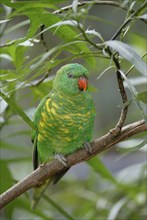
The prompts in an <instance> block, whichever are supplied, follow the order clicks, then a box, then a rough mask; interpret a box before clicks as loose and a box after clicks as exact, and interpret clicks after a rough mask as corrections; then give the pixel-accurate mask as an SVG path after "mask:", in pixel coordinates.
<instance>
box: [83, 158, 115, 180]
mask: <svg viewBox="0 0 147 220" xmlns="http://www.w3.org/2000/svg"><path fill="white" fill-rule="evenodd" d="M87 163H88V164H89V165H90V166H91V167H92V168H93V170H94V171H96V172H97V173H99V174H100V175H101V176H102V177H104V178H106V179H107V180H109V181H111V182H113V183H116V182H117V181H116V179H115V178H114V177H113V175H112V174H111V173H110V171H109V170H108V169H107V168H106V166H105V165H104V164H103V163H102V162H101V160H100V159H99V158H97V157H94V158H92V159H90V160H89V161H88V162H87Z"/></svg>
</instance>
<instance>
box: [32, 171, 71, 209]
mask: <svg viewBox="0 0 147 220" xmlns="http://www.w3.org/2000/svg"><path fill="white" fill-rule="evenodd" d="M68 170H69V168H67V169H65V170H63V171H62V172H60V173H57V174H56V175H55V176H53V177H52V178H50V179H48V180H47V181H46V182H45V183H44V184H43V185H41V186H38V187H35V188H33V192H32V201H31V208H32V209H35V208H36V206H37V205H38V203H39V201H40V199H41V197H42V196H43V194H44V192H45V190H46V189H47V187H48V186H49V184H50V183H53V185H54V184H56V183H57V182H58V181H59V180H60V179H61V178H62V177H63V176H64V174H65V173H66V172H67V171H68Z"/></svg>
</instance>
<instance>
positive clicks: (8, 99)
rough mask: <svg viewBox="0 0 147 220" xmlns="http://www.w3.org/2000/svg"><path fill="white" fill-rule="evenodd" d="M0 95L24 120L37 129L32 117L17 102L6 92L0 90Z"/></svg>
mask: <svg viewBox="0 0 147 220" xmlns="http://www.w3.org/2000/svg"><path fill="white" fill-rule="evenodd" d="M0 96H1V97H2V98H3V99H4V100H5V101H6V102H7V104H8V105H10V107H11V108H12V109H13V111H14V112H16V113H17V114H18V115H19V116H20V117H21V118H22V120H24V121H25V122H26V123H27V124H28V125H29V126H30V127H31V128H33V129H36V128H35V125H34V124H33V122H32V121H31V119H30V118H29V117H28V116H27V115H26V114H25V113H24V111H23V110H22V109H21V108H20V106H18V105H17V104H16V102H15V101H14V100H13V99H11V98H9V97H8V96H6V95H5V94H4V93H2V92H1V91H0Z"/></svg>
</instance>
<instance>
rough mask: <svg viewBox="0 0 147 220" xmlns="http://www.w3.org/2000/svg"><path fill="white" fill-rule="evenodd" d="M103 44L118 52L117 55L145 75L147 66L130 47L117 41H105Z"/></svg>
mask: <svg viewBox="0 0 147 220" xmlns="http://www.w3.org/2000/svg"><path fill="white" fill-rule="evenodd" d="M105 44H106V45H107V46H109V47H111V48H113V49H114V50H116V51H118V52H119V54H120V55H121V56H122V57H124V58H125V59H126V60H128V61H129V62H130V63H132V64H133V65H134V67H135V68H136V69H137V70H138V71H139V72H140V73H141V74H142V75H146V70H147V65H146V64H145V62H144V61H143V60H142V59H141V58H140V56H139V55H138V54H137V53H136V52H135V51H134V50H133V48H132V47H130V46H129V45H128V44H125V43H123V42H120V41H117V40H110V41H106V42H105Z"/></svg>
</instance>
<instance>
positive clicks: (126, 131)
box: [0, 120, 147, 208]
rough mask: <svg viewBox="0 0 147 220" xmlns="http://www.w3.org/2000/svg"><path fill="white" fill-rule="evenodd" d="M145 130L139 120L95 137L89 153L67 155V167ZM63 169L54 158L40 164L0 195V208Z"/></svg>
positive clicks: (82, 151)
mask: <svg viewBox="0 0 147 220" xmlns="http://www.w3.org/2000/svg"><path fill="white" fill-rule="evenodd" d="M145 131H147V125H146V124H145V122H144V121H143V120H141V121H138V122H135V123H132V124H129V125H127V126H125V127H123V128H122V130H121V132H120V133H119V134H118V135H117V136H116V137H112V135H111V134H110V132H108V133H107V134H106V135H104V136H102V137H100V138H98V139H96V140H95V141H93V142H92V143H91V154H89V153H88V152H87V151H86V149H81V150H79V151H77V152H75V153H73V154H71V155H69V156H67V157H66V159H67V167H71V166H73V165H75V164H77V163H80V162H82V161H86V160H89V159H90V158H92V157H94V156H95V155H96V154H99V153H101V152H102V151H104V150H106V149H108V148H110V147H112V146H114V145H115V144H117V143H118V142H120V141H122V140H125V139H126V138H128V137H131V136H133V135H136V134H139V133H142V132H145ZM67 167H66V168H67ZM64 169H65V167H64V166H63V164H62V163H60V162H59V161H57V160H54V161H53V162H52V163H47V164H43V165H41V166H40V167H39V168H38V169H37V170H35V171H34V172H32V173H31V174H30V175H29V176H27V177H25V178H24V179H23V180H21V181H20V182H18V183H17V184H15V185H14V186H12V187H11V188H10V189H8V190H7V191H6V192H4V193H3V194H2V195H1V196H0V208H3V207H4V206H6V205H7V204H8V203H10V202H11V201H13V200H14V199H16V198H17V197H18V196H20V195H21V194H23V193H24V192H26V191H27V190H28V189H30V188H32V187H35V186H37V185H40V184H41V183H43V182H44V181H45V180H46V179H48V178H50V177H51V176H54V175H55V174H56V173H58V172H60V171H62V170H64Z"/></svg>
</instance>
